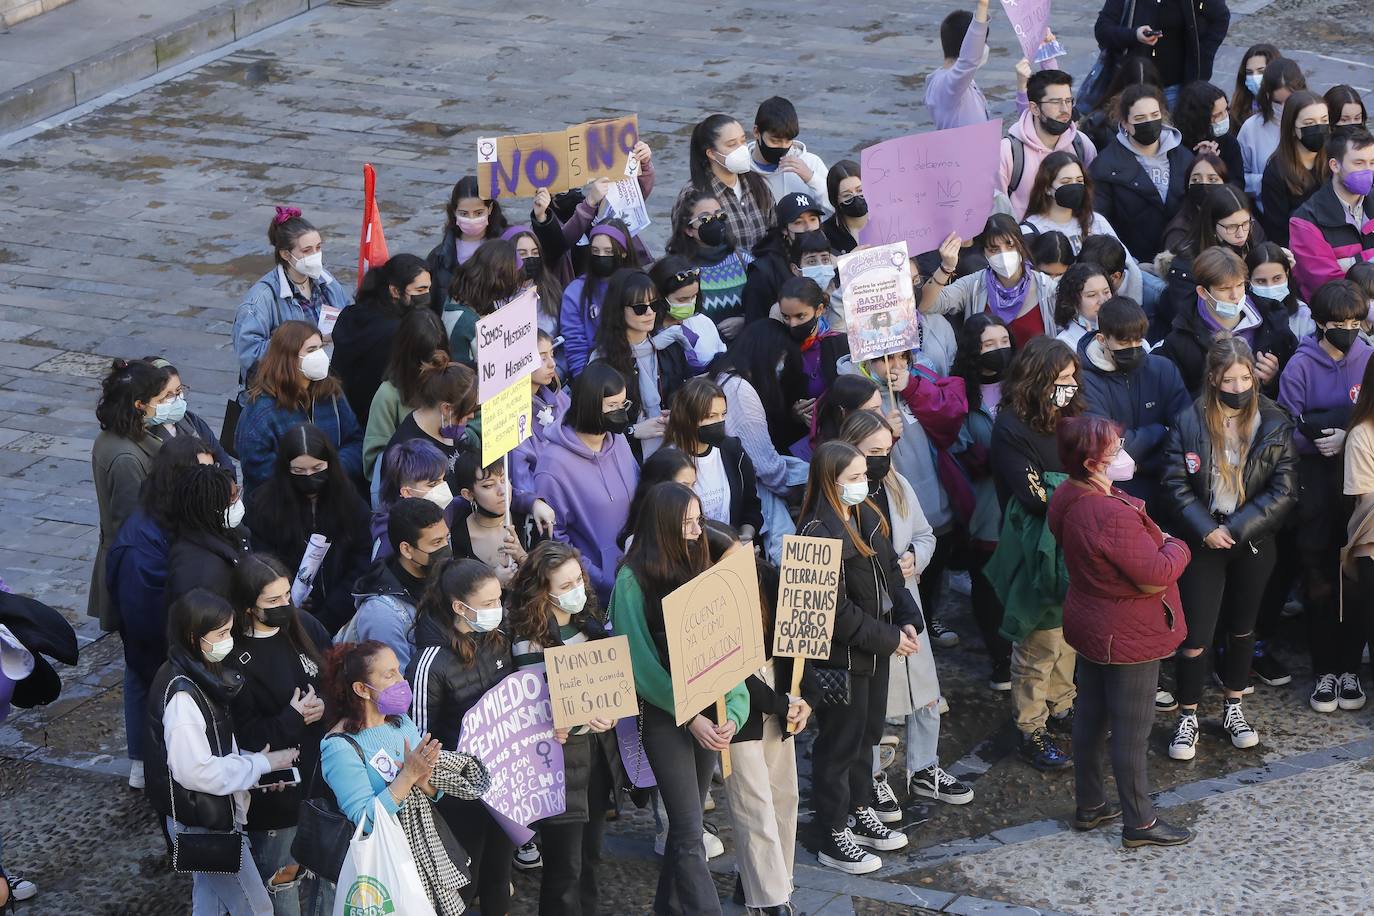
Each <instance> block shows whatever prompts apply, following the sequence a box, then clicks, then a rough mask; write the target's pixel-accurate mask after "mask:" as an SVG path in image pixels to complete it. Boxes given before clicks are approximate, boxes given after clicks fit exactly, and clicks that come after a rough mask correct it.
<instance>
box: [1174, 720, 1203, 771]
mask: <svg viewBox="0 0 1374 916" xmlns="http://www.w3.org/2000/svg"><path fill="white" fill-rule="evenodd" d="M1197 730H1198V726H1197V713H1188V712H1185V713H1183V714H1182V715H1181V716H1179V717H1178V727H1177V728H1176V729H1174V740H1172V741H1170V742H1169V756H1170V757H1172V758H1174V759H1175V760H1192V759H1193V757H1195V756H1196V755H1197Z"/></svg>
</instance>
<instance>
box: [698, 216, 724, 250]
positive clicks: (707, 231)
mask: <svg viewBox="0 0 1374 916" xmlns="http://www.w3.org/2000/svg"><path fill="white" fill-rule="evenodd" d="M725 229H726V225H725V220H724V219H722V218H720V217H717V218H716V219H709V220H707V221H706V222H704V223H702V224H701V225H700V226H698V227H697V239H698V240H700V242H701V244H703V245H705V246H706V247H708V248H715V247H716V246H717V245H724V244H725Z"/></svg>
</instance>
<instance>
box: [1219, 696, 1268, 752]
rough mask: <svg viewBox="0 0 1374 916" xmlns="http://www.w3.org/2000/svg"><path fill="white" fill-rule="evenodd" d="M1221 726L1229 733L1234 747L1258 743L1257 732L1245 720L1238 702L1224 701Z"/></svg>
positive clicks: (1251, 745) (1250, 745)
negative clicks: (1224, 707)
mask: <svg viewBox="0 0 1374 916" xmlns="http://www.w3.org/2000/svg"><path fill="white" fill-rule="evenodd" d="M1221 727H1222V728H1224V729H1226V731H1227V732H1229V733H1230V735H1231V743H1232V744H1234V745H1235V746H1236V747H1240V748H1245V747H1254V746H1255V745H1256V744H1259V732H1257V731H1255V730H1254V729H1253V728H1251V727H1250V723H1249V722H1246V721H1245V713H1244V712H1242V711H1241V708H1240V704H1239V703H1229V702H1228V703H1226V712H1225V713H1224V714H1223V716H1222V720H1221Z"/></svg>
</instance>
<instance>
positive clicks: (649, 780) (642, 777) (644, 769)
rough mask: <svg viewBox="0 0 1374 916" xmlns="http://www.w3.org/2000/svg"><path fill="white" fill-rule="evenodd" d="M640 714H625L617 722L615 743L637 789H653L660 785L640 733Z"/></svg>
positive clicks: (627, 772) (626, 771) (632, 783)
mask: <svg viewBox="0 0 1374 916" xmlns="http://www.w3.org/2000/svg"><path fill="white" fill-rule="evenodd" d="M639 719H640V717H639V716H625V717H623V718H620V719H617V720H616V722H615V743H616V745H617V747H619V749H620V762H621V763H622V764H624V766H625V773H626V775H628V776H629V777H630V784H631V785H633V786H634V787H635V788H636V789H652V788H653V787H654V786H656V785H658V778H657V777H656V776H654V770H653V767H651V766H649V755H648V754H646V753H644V741H643V740H642V739H641V737H640V734H639Z"/></svg>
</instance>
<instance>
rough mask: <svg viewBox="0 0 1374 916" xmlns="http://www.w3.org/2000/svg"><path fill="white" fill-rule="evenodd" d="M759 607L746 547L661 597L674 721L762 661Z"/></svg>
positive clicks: (683, 719)
mask: <svg viewBox="0 0 1374 916" xmlns="http://www.w3.org/2000/svg"><path fill="white" fill-rule="evenodd" d="M762 609H763V606H762V604H761V603H760V602H759V580H758V572H757V569H756V567H755V565H754V554H753V551H749V550H737V551H735V553H734V554H732V555H731V556H729V557H726V558H725V559H724V560H721V561H720V562H719V563H717V564H716V565H715V566H712V567H711V568H710V569H708V570H706V572H704V573H702V574H701V575H699V576H697V577H696V578H695V579H693V580H692V581H691V582H688V583H687V584H686V585H684V586H682V587H681V588H679V589H677V590H676V591H675V592H673V593H672V594H670V595H668V596H667V597H666V598H664V599H663V623H664V626H665V628H666V630H667V634H668V661H669V665H670V667H671V668H672V675H673V704H674V707H675V709H674V713H675V715H676V717H677V724H678V725H685V724H686V723H688V722H690V721H691V720H692V717H693V716H695V715H696V714H697V713H699V712H701V711H702V710H703V709H706V708H707V707H708V706H710V705H711V704H713V703H714V702H715V701H716V700H718V699H720V698H721V697H722V696H724V695H725V694H726V692H728V691H729V690H731V689H733V688H734V687H736V686H737V685H739V684H740V683H741V682H742V681H743V680H744V679H745V678H746V677H748V676H749V675H750V674H752V673H753V672H754V671H755V670H757V669H758V668H759V666H761V665H762V664H763V613H762Z"/></svg>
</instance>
